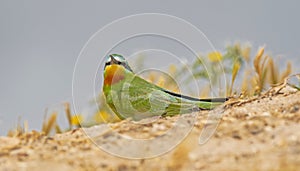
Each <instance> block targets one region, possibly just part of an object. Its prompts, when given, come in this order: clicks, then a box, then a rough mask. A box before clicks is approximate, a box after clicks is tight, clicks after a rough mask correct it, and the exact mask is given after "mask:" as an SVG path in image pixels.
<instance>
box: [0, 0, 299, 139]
mask: <svg viewBox="0 0 300 171" xmlns="http://www.w3.org/2000/svg"><path fill="white" fill-rule="evenodd" d="M299 5H300V2H298V1H289V2H283V1H282V2H274V1H271V0H269V1H268V0H266V1H263V2H261V1H258V0H254V1H248V2H238V1H226V2H220V1H206V2H205V1H201V2H199V1H190V2H181V3H177V2H174V1H163V2H161V1H156V0H152V1H151V2H147V3H145V2H140V1H130V2H125V1H109V2H104V1H88V2H87V1H79V0H65V1H58V0H52V1H47V2H45V1H43V2H41V1H38V0H27V1H11V0H1V1H0V24H1V27H0V135H5V134H6V132H7V131H8V130H9V129H12V128H14V127H15V126H16V125H17V122H18V118H19V117H21V118H22V120H28V122H29V128H30V129H38V130H40V129H41V126H42V120H43V117H44V113H45V109H46V108H51V106H55V105H56V104H60V103H61V102H64V101H69V102H71V100H72V74H73V70H74V65H75V62H76V59H77V57H78V55H79V52H80V50H81V49H82V48H83V46H84V44H85V43H86V42H87V40H88V39H89V38H90V37H91V36H92V35H93V34H94V33H95V32H96V31H98V30H99V29H100V28H102V27H103V26H105V25H106V24H108V23H110V22H112V21H114V20H116V19H119V18H121V17H125V16H128V15H133V14H139V13H164V14H169V15H174V16H177V17H179V18H182V19H184V20H186V21H188V22H190V23H192V24H193V25H195V26H196V27H198V28H199V29H200V30H202V31H203V32H204V34H205V35H206V36H207V37H208V39H209V40H210V41H211V42H212V44H213V45H214V46H215V48H216V49H217V50H220V51H224V49H225V47H226V45H227V44H228V43H234V42H237V41H238V42H241V43H245V42H249V43H250V44H251V45H252V47H253V49H254V51H255V52H256V49H257V48H258V47H260V46H263V45H265V47H266V50H267V51H268V52H269V53H270V54H272V55H273V56H275V57H276V59H280V61H283V62H282V63H283V64H284V65H285V63H286V61H288V60H289V61H292V64H293V73H296V72H299V71H300V70H299V68H298V66H299V64H300V58H299V55H300V48H299V42H300V34H299V33H298V31H299V30H300V23H299V16H300V11H299V9H298V8H299ZM131 48H132V52H131V53H134V50H136V49H139V47H138V46H137V47H131ZM279 63H281V62H279ZM99 89H101V87H99Z"/></svg>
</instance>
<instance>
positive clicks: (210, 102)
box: [164, 90, 229, 110]
mask: <svg viewBox="0 0 300 171" xmlns="http://www.w3.org/2000/svg"><path fill="white" fill-rule="evenodd" d="M164 92H166V93H168V94H170V95H172V96H175V97H178V98H180V99H183V100H188V101H193V102H194V103H195V104H197V106H198V107H199V108H200V109H206V110H207V109H213V108H215V107H217V106H219V105H221V104H223V103H224V102H226V101H227V100H228V99H229V98H227V97H224V98H207V99H198V98H195V97H190V96H185V95H182V94H177V93H174V92H170V91H167V90H164Z"/></svg>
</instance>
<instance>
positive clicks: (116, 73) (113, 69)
mask: <svg viewBox="0 0 300 171" xmlns="http://www.w3.org/2000/svg"><path fill="white" fill-rule="evenodd" d="M124 78H125V69H124V67H123V66H120V65H109V66H106V67H105V70H104V85H113V84H116V83H118V82H120V81H121V80H123V79H124Z"/></svg>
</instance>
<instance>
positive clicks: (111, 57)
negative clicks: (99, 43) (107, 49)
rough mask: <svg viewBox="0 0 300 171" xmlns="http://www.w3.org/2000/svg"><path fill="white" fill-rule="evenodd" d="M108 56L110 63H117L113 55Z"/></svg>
mask: <svg viewBox="0 0 300 171" xmlns="http://www.w3.org/2000/svg"><path fill="white" fill-rule="evenodd" d="M109 57H110V61H111V64H117V63H118V61H117V60H116V59H115V58H114V56H113V55H109Z"/></svg>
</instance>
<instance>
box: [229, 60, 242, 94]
mask: <svg viewBox="0 0 300 171" xmlns="http://www.w3.org/2000/svg"><path fill="white" fill-rule="evenodd" d="M240 68H241V64H240V62H238V61H235V62H234V64H233V68H232V73H231V83H230V88H229V95H231V94H232V89H233V84H234V81H235V79H236V76H237V74H238V72H239V70H240Z"/></svg>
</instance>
